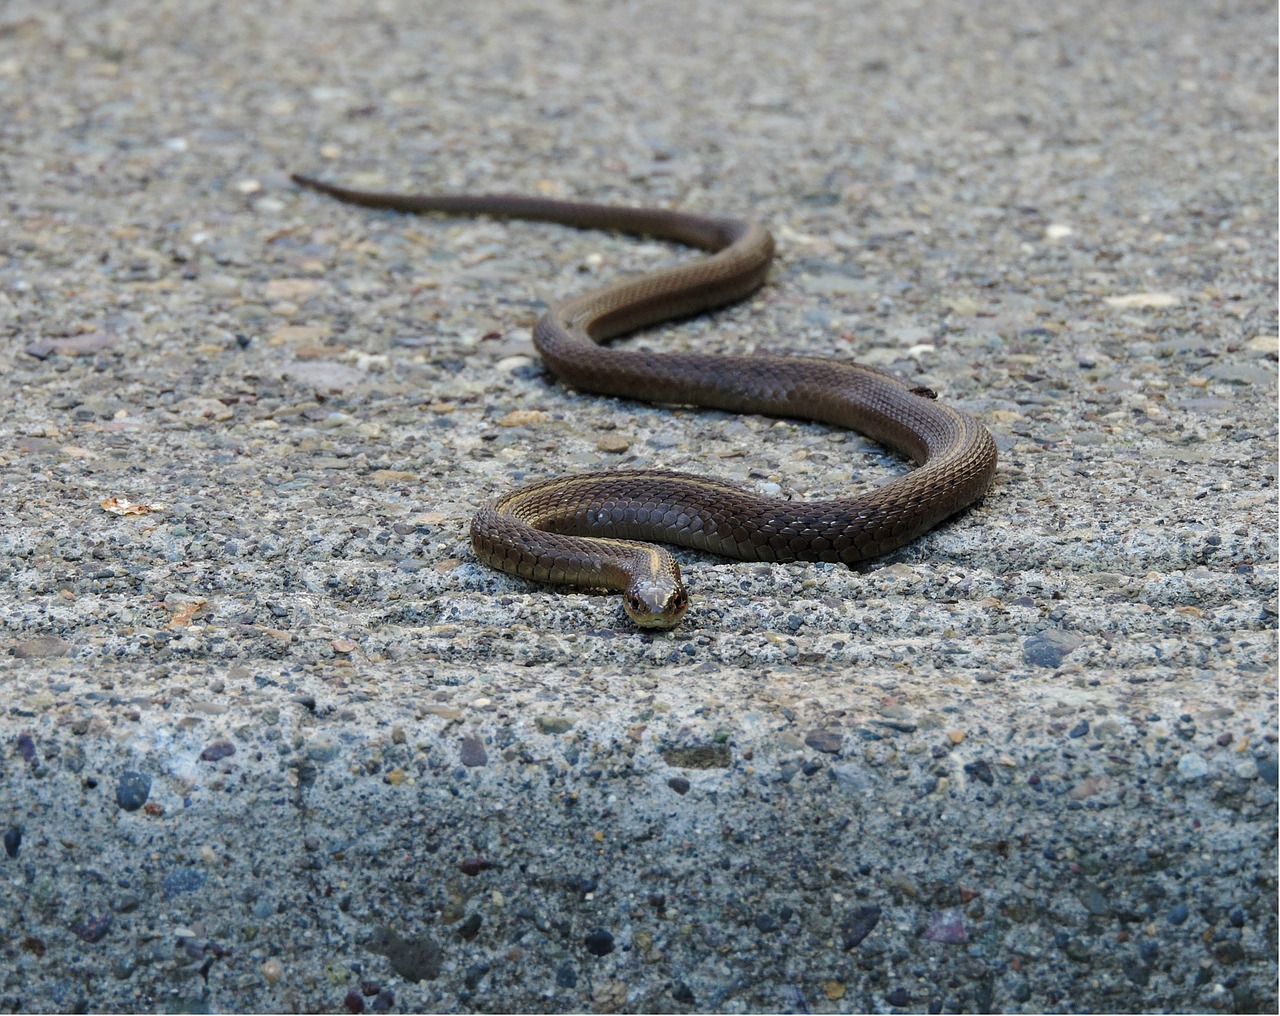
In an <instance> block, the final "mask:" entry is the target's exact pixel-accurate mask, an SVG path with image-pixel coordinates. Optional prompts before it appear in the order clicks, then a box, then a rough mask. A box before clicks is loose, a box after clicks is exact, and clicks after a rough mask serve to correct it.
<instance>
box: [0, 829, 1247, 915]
mask: <svg viewBox="0 0 1280 1016" xmlns="http://www.w3.org/2000/svg"><path fill="white" fill-rule="evenodd" d="M8 843H9V837H8V835H7V834H6V835H5V845H6V846H8ZM9 856H10V857H12V856H13V854H10V855H9ZM1227 920H1228V921H1229V922H1230V923H1231V927H1233V928H1243V927H1244V911H1243V910H1241V909H1240V908H1239V907H1236V908H1235V909H1234V910H1233V911H1231V913H1230V915H1229V916H1228V917H1227Z"/></svg>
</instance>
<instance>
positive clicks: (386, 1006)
mask: <svg viewBox="0 0 1280 1016" xmlns="http://www.w3.org/2000/svg"><path fill="white" fill-rule="evenodd" d="M395 1004H396V996H395V993H394V992H392V991H391V989H390V988H383V989H382V990H381V991H380V992H378V997H377V998H375V999H374V1000H373V1004H372V1005H371V1006H369V1008H370V1009H372V1010H373V1011H374V1012H390V1011H391V1007H392V1006H393V1005H395Z"/></svg>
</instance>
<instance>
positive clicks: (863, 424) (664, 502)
mask: <svg viewBox="0 0 1280 1016" xmlns="http://www.w3.org/2000/svg"><path fill="white" fill-rule="evenodd" d="M293 179H294V180H295V181H296V182H297V183H299V184H302V185H304V186H307V187H311V188H313V189H315V190H318V191H322V192H324V193H326V194H330V195H332V196H333V197H336V198H339V199H341V200H343V201H348V202H352V203H354V204H360V205H365V206H367V207H371V208H387V209H396V210H400V211H406V212H446V213H453V214H471V215H474V214H484V215H494V216H500V217H507V218H517V219H541V220H545V221H550V222H558V223H563V224H565V225H570V226H576V227H579V228H589V229H614V230H621V231H623V232H628V233H638V234H644V235H649V236H655V237H660V238H663V239H668V240H675V241H677V242H679V243H683V244H687V245H689V246H692V247H698V248H701V249H703V250H706V251H710V252H712V256H711V257H709V258H705V259H703V260H700V261H696V262H693V263H690V264H684V265H678V266H676V267H674V268H667V269H663V270H661V271H656V272H651V273H649V274H646V275H641V276H638V277H635V278H631V279H624V280H621V281H619V282H615V283H613V284H611V285H607V286H603V287H601V288H599V289H593V290H591V291H590V292H588V293H584V294H583V295H581V296H578V297H574V298H573V299H570V300H568V301H566V302H564V303H562V304H560V305H558V306H556V307H554V308H552V309H551V310H550V311H548V312H547V313H546V314H544V315H543V316H542V318H541V319H539V321H538V323H537V324H536V325H535V326H534V332H533V341H534V345H535V346H536V347H537V349H538V352H539V353H540V354H541V355H542V358H543V359H544V360H545V361H546V363H547V365H548V366H549V367H550V368H551V369H552V370H553V371H554V372H555V373H556V374H557V375H559V376H560V378H561V379H563V380H564V381H566V382H568V383H569V384H571V385H573V386H574V387H577V388H581V389H583V390H586V391H592V392H599V393H601V394H608V395H618V396H624V397H627V398H637V399H645V400H649V401H653V402H662V403H687V404H691V405H697V406H705V407H709V408H716V409H725V410H730V411H732V412H738V413H762V414H767V415H771V416H789V417H800V418H803V419H809V420H817V421H821V422H824V423H830V424H833V425H835V426H838V427H847V428H850V429H853V430H857V431H860V432H862V433H864V434H866V435H867V436H868V437H871V438H873V439H874V440H876V441H879V442H880V443H882V444H885V445H888V446H889V447H890V448H893V449H894V450H895V451H898V452H900V453H902V454H903V455H906V456H909V457H910V458H912V459H914V460H915V461H916V462H917V463H918V464H919V468H917V469H914V470H912V471H910V472H908V473H906V474H904V475H902V476H899V477H896V478H895V479H893V480H890V481H889V482H887V483H885V484H883V485H881V486H880V487H877V488H875V489H874V490H871V491H869V492H867V493H864V494H859V495H857V496H854V497H847V498H836V499H834V500H829V501H800V502H797V501H786V500H781V499H778V498H770V497H763V496H761V495H758V494H754V493H752V492H750V491H747V490H744V489H742V488H740V487H737V486H734V485H732V484H728V483H724V482H721V481H719V480H712V479H706V478H703V477H698V476H691V475H688V474H684V473H669V472H658V471H652V470H619V471H615V472H609V473H589V474H584V475H579V476H568V477H561V478H558V479H551V480H545V481H543V482H541V483H535V484H533V485H532V486H529V487H524V488H522V489H520V490H516V491H513V492H512V493H509V494H507V495H505V496H503V497H502V498H500V499H499V500H498V501H497V502H496V503H495V504H493V505H491V506H490V507H487V508H485V509H483V510H482V511H481V512H480V513H479V514H478V515H476V517H475V519H474V521H473V522H472V526H471V542H472V546H473V547H474V548H475V551H476V554H477V555H478V556H479V557H480V559H481V560H483V561H485V562H486V563H488V564H490V565H492V566H493V567H495V568H499V569H501V570H503V571H506V572H510V573H512V574H514V575H519V576H521V577H523V578H527V579H535V580H537V581H541V582H557V583H566V584H570V585H576V586H584V587H590V588H607V589H614V590H619V591H621V592H622V593H623V606H624V607H625V609H626V611H627V613H628V614H629V615H630V616H631V617H632V619H633V620H635V621H636V623H637V624H640V625H642V626H645V627H670V626H672V625H674V624H675V623H676V622H677V621H678V620H679V619H680V617H681V616H682V615H683V613H684V611H685V608H686V607H687V605H688V597H687V595H686V594H685V591H684V587H683V585H682V583H681V580H680V571H679V568H678V567H677V565H676V562H675V560H674V559H673V558H672V556H671V554H670V553H669V552H668V551H666V550H665V549H663V548H661V547H655V546H653V545H651V544H649V543H646V542H640V541H650V540H652V541H657V542H660V543H669V544H676V545H679V546H683V547H692V548H696V549H698V550H706V551H711V552H712V553H715V554H721V555H724V556H725V557H733V558H740V559H742V560H747V561H797V560H800V561H838V562H844V563H845V564H854V563H856V562H858V561H863V560H866V559H867V558H871V557H875V556H877V555H880V554H885V553H888V552H889V551H892V550H896V549H897V548H898V547H901V546H903V545H904V544H906V543H909V542H910V541H911V540H914V539H915V538H916V537H918V536H920V535H921V534H922V533H924V532H926V531H927V530H929V529H931V528H933V527H934V526H936V525H937V524H938V523H939V522H941V521H942V520H943V519H945V518H947V517H948V516H950V515H953V514H954V513H956V512H958V511H960V510H961V509H962V508H964V507H966V506H967V505H970V504H972V503H973V502H974V501H976V500H977V499H978V498H980V497H981V496H982V495H983V493H984V492H985V491H986V489H987V487H988V485H989V484H990V483H991V479H992V477H993V475H994V473H995V465H996V448H995V443H994V442H993V441H992V439H991V435H990V434H989V433H988V432H987V430H986V428H985V427H983V426H982V424H980V423H979V422H978V421H977V420H975V419H974V418H973V417H971V416H969V415H968V414H967V413H964V412H961V411H960V410H957V409H954V408H952V407H950V406H947V405H944V404H943V403H940V402H938V401H936V400H935V398H934V395H933V393H932V392H930V391H929V390H928V389H923V388H918V387H912V386H911V385H909V384H907V383H906V382H904V381H901V380H899V379H898V378H896V377H893V376H892V375H890V374H886V373H884V372H883V371H879V370H875V369H874V368H871V367H864V366H862V365H860V364H855V363H842V362H838V361H833V360H823V359H815V358H806V357H790V356H787V357H781V356H716V355H708V354H699V353H652V352H647V351H644V350H634V349H623V348H620V349H615V348H612V347H609V346H602V345H599V343H602V342H605V341H606V340H608V339H610V338H613V337H615V336H618V335H621V334H623V333H626V332H630V331H634V330H635V329H637V328H642V327H644V326H645V325H649V324H653V323H655V322H657V321H663V320H666V319H669V318H674V317H681V316H685V315H689V314H694V313H697V312H699V311H702V310H706V309H709V308H711V307H716V306H720V305H723V304H726V303H732V302H733V301H735V300H740V299H742V298H743V297H745V296H747V295H748V294H750V293H751V292H753V291H754V290H755V289H757V288H759V286H760V285H761V284H762V283H763V282H764V279H765V275H766V273H767V272H768V269H769V263H770V261H771V259H772V257H773V238H772V237H771V236H770V235H769V233H768V232H766V231H765V230H764V229H763V228H762V227H760V226H758V225H756V224H754V223H750V222H745V221H741V220H737V219H727V218H710V217H704V216H698V215H687V214H684V213H681V212H672V211H663V210H657V209H648V208H623V207H615V206H611V205H594V204H584V203H578V202H565V201H552V200H546V199H542V198H528V197H519V196H514V195H403V194H379V193H371V192H366V191H354V190H349V189H347V188H344V187H336V186H333V185H332V184H328V183H324V182H322V181H319V180H313V179H310V178H308V177H303V176H296V175H295V176H294V177H293Z"/></svg>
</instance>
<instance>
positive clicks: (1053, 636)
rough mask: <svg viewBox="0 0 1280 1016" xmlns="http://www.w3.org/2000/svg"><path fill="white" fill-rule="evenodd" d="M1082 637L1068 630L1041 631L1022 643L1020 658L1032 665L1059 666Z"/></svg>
mask: <svg viewBox="0 0 1280 1016" xmlns="http://www.w3.org/2000/svg"><path fill="white" fill-rule="evenodd" d="M1083 642H1084V639H1082V638H1081V637H1080V636H1079V635H1076V634H1074V633H1073V632H1069V631H1057V630H1053V631H1042V632H1036V634H1034V635H1029V636H1028V637H1027V638H1026V640H1025V641H1024V642H1023V643H1022V659H1023V660H1024V661H1025V662H1027V663H1029V664H1031V665H1032V666H1033V667H1061V666H1062V661H1063V660H1065V659H1066V658H1067V657H1068V656H1070V655H1071V654H1072V653H1073V652H1074V651H1075V650H1077V649H1079V648H1080V646H1081V645H1082V644H1083Z"/></svg>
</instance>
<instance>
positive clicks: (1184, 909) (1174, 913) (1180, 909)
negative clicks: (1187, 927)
mask: <svg viewBox="0 0 1280 1016" xmlns="http://www.w3.org/2000/svg"><path fill="white" fill-rule="evenodd" d="M1190 916H1191V910H1190V908H1189V907H1188V906H1187V905H1186V904H1185V903H1179V904H1178V905H1177V906H1176V907H1174V908H1173V909H1172V910H1170V911H1169V923H1170V924H1173V925H1179V924H1186V923H1187V918H1188V917H1190Z"/></svg>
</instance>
